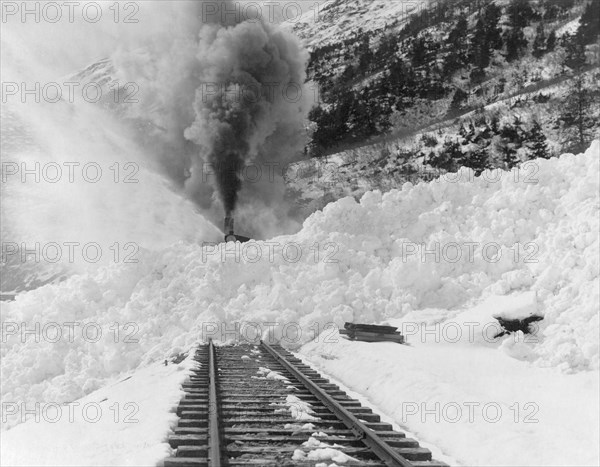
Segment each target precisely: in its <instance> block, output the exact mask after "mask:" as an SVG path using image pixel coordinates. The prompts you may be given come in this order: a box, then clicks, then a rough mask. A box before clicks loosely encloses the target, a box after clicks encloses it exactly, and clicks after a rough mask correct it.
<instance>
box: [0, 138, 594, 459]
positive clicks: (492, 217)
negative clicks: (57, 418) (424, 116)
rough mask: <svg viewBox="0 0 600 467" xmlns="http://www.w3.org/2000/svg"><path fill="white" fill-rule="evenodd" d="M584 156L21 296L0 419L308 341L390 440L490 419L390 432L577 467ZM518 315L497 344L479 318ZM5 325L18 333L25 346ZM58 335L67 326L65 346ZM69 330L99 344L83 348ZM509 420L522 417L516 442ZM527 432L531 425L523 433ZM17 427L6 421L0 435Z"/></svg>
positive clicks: (176, 250)
mask: <svg viewBox="0 0 600 467" xmlns="http://www.w3.org/2000/svg"><path fill="white" fill-rule="evenodd" d="M599 150H600V142H599V141H596V142H594V143H593V145H592V147H591V148H590V149H589V150H588V151H587V152H586V153H585V154H582V155H577V156H575V155H571V154H566V155H563V156H562V157H560V158H558V159H551V160H537V161H534V162H533V165H531V164H530V165H529V166H527V167H523V168H522V169H521V171H519V172H512V173H507V172H505V173H500V174H498V173H496V174H491V173H486V174H485V175H484V176H483V177H480V178H470V176H469V173H467V172H464V171H461V172H459V173H458V174H456V175H453V176H445V177H442V178H441V179H439V180H436V181H432V182H429V183H419V184H418V185H412V184H410V183H406V184H404V185H403V186H402V188H401V189H399V190H393V191H390V192H388V193H385V194H381V193H380V192H378V191H373V192H368V193H366V194H365V195H364V196H363V197H362V198H361V199H360V201H359V202H357V201H355V200H354V199H353V198H345V199H342V200H339V201H337V202H335V203H331V204H329V205H328V206H327V207H326V208H325V209H324V210H323V211H322V212H317V213H315V214H314V215H312V216H311V217H309V218H308V219H307V220H306V221H305V222H304V225H303V228H302V230H301V231H300V232H299V233H297V234H295V235H289V236H282V237H278V238H274V239H272V240H270V241H269V242H266V241H265V242H251V243H248V244H244V245H241V244H239V243H238V244H231V243H230V244H227V245H224V244H220V245H205V246H203V247H201V246H200V245H198V244H195V243H185V242H179V243H176V244H174V245H172V246H170V247H167V248H164V249H162V250H158V251H146V250H144V251H140V257H139V262H138V263H136V264H111V265H108V266H103V267H99V268H98V269H96V270H91V271H87V272H86V273H84V274H80V275H75V276H72V277H70V278H68V279H66V280H65V281H63V282H61V283H59V284H48V285H45V286H43V287H40V288H38V289H36V290H32V291H28V292H25V293H22V294H19V295H18V296H17V297H16V300H15V301H14V302H11V303H5V304H3V310H2V313H3V329H2V332H3V336H2V346H1V357H2V364H1V365H2V366H1V370H2V381H3V384H2V402H21V401H22V402H27V403H35V402H56V403H64V402H69V401H73V400H77V399H80V398H81V397H83V396H85V395H89V394H91V393H93V391H94V390H96V389H98V388H101V387H103V386H104V385H106V384H107V383H109V382H111V381H114V380H115V378H119V377H121V376H122V375H125V374H129V373H130V372H132V371H134V370H139V371H144V370H143V369H144V368H155V367H153V366H149V365H151V364H153V362H157V361H162V360H163V359H164V358H165V357H167V356H172V355H175V354H176V353H178V352H181V351H182V350H187V349H190V348H192V346H193V345H195V344H197V342H198V340H199V339H200V340H202V339H204V340H205V339H207V338H209V337H212V338H214V339H216V340H222V341H229V342H237V341H241V340H244V339H247V340H251V341H256V340H257V339H259V338H260V337H261V336H265V337H266V338H267V339H269V340H271V339H275V338H279V339H281V343H282V344H283V345H285V346H288V347H295V348H299V347H300V346H301V345H303V344H306V343H309V342H310V343H309V344H307V345H306V346H305V347H304V348H303V350H302V352H303V353H304V354H306V355H307V356H308V357H309V358H311V360H312V361H315V362H316V363H318V364H319V365H320V366H321V367H322V368H323V369H325V370H326V371H327V372H328V373H331V374H332V375H334V376H336V377H339V378H340V379H341V380H342V381H347V382H348V385H349V386H350V387H352V388H354V389H356V390H357V391H359V392H362V393H364V394H367V395H368V397H369V398H370V400H372V401H374V402H375V403H376V405H378V406H380V407H381V408H382V409H383V410H384V411H385V412H386V413H388V414H389V415H390V416H392V417H393V418H394V419H395V420H396V421H398V422H401V421H402V420H403V418H402V417H403V413H401V412H399V410H401V409H402V405H401V404H402V402H405V403H411V402H412V403H418V404H420V403H422V402H423V403H427V404H435V402H440V404H448V403H452V402H456V403H457V404H459V406H461V404H464V403H469V402H474V403H480V404H481V403H484V404H485V403H496V404H499V406H500V407H501V408H502V413H503V417H502V418H501V419H500V420H499V421H498V422H497V423H488V422H486V421H485V420H484V421H482V417H483V416H482V415H481V414H479V415H478V414H477V412H476V414H475V417H476V420H475V422H473V423H469V422H468V421H464V419H463V420H460V421H459V422H458V423H455V424H449V423H443V422H440V423H432V422H431V420H430V419H427V420H425V422H421V421H420V418H419V417H418V416H412V417H411V418H409V419H406V420H405V422H403V423H404V424H406V425H408V426H409V427H410V429H411V430H412V431H414V432H415V433H416V434H417V435H418V436H419V437H422V438H423V439H424V440H425V441H427V442H429V443H432V444H436V445H438V446H439V447H440V449H442V451H443V452H444V453H448V454H450V455H452V456H453V457H455V458H457V459H459V461H461V462H463V463H466V464H468V465H489V464H490V463H491V462H493V463H494V464H495V465H499V464H502V465H533V464H536V465H540V464H544V463H547V464H548V465H565V464H567V463H568V464H569V465H572V464H573V463H577V464H581V465H589V464H593V463H594V462H597V450H596V448H595V447H594V446H595V445H596V443H595V441H594V442H593V443H592V441H591V440H592V439H593V440H595V439H596V436H597V434H598V433H597V429H596V428H595V427H597V425H598V423H597V422H598V419H597V414H598V410H597V408H598V405H597V394H598V385H597V379H598V366H599V359H598V356H599V351H598V350H599V349H598V308H599V306H598V305H599V302H600V299H599V249H598V244H599V242H598V231H599V228H600V222H599V216H598V210H599V180H598V170H599V159H600V158H599V156H598V153H599ZM498 175H500V178H497V176H498ZM494 177H496V178H494ZM534 312H535V313H539V314H542V315H543V316H544V319H543V321H540V322H538V323H536V324H537V325H539V327H537V329H536V332H535V334H534V335H527V336H523V335H522V334H515V335H509V336H505V337H502V338H498V339H495V338H493V335H494V332H493V331H494V330H495V329H494V328H491V327H490V325H494V323H496V324H497V322H496V320H495V319H494V315H496V316H518V317H523V316H528V315H530V314H532V313H534ZM344 321H359V322H370V323H385V322H388V323H391V324H394V325H399V326H400V327H401V328H402V327H403V330H404V331H405V333H406V334H407V338H408V340H409V343H410V344H411V345H410V346H400V345H397V344H389V345H388V344H378V345H368V344H363V343H350V342H346V341H344V340H341V339H340V338H339V335H338V333H337V330H336V327H338V326H342V325H343V323H344ZM21 323H22V324H23V325H24V327H26V328H27V329H29V330H31V329H34V332H33V333H30V334H24V333H23V329H22V327H21V326H20V325H21ZM36 323H38V325H39V327H40V328H41V331H35V326H36ZM51 323H59V328H60V329H62V330H63V331H64V334H63V336H62V338H61V339H59V340H58V341H56V340H54V341H53V340H52V339H51V336H50V335H49V334H48V332H46V333H44V331H43V330H44V329H46V328H47V327H48V326H50V325H51ZM65 323H76V324H78V326H76V327H75V328H74V331H73V330H71V331H69V328H68V326H67V325H66V324H65ZM15 325H16V328H15ZM83 325H89V326H91V327H93V328H94V329H97V328H98V327H99V328H100V329H102V335H101V336H100V338H99V339H98V340H97V341H94V342H93V341H92V340H91V339H90V338H89V336H88V337H87V338H86V337H85V336H82V335H81V329H82V327H83ZM11 326H12V327H11ZM126 326H127V327H126ZM427 326H434V328H433V330H429V329H427ZM436 326H437V327H438V329H437V330H436ZM50 327H51V326H50ZM54 328H56V326H54ZM457 329H458V330H460V331H461V334H460V336H459V337H458V338H456V337H455V335H454V334H451V331H456V330H457ZM115 330H118V331H119V334H118V336H117V337H116V336H115ZM496 330H497V328H496ZM471 331H472V332H473V334H471ZM92 334H93V333H92ZM423 336H424V337H423ZM436 336H440V337H439V338H438V337H436ZM36 337H37V339H36ZM131 337H133V339H131ZM311 341H313V342H311ZM167 368H169V367H167ZM156 371H158V369H157V370H156ZM164 371H167V370H164ZM261 374H263V376H261V377H268V376H267V375H269V372H263V373H261ZM276 376H277V375H276V374H275V373H274V374H273V375H272V377H276ZM165 384H167V382H165ZM156 387H157V386H156V385H155V386H154V387H153V388H152V391H153V394H154V393H160V392H161V391H157V389H156ZM175 393H176V391H175ZM171 396H172V395H171ZM171 396H169V397H171ZM89 397H91V396H89ZM157 397H158V396H157ZM165 397H166V396H165ZM170 400H171V399H170ZM532 403H533V404H537V406H531V405H527V404H532ZM514 404H518V405H517V406H515V405H514ZM462 406H463V407H464V405H462ZM511 407H515V409H516V408H517V407H518V408H519V410H520V414H519V417H520V418H519V422H518V423H514V421H513V420H512V418H511V417H512V416H513V411H514V410H515V409H511ZM532 407H533V408H535V407H538V408H539V410H537V412H536V414H531V411H532ZM529 415H531V416H535V417H536V419H538V420H539V422H538V423H532V424H530V423H525V421H524V418H525V417H526V416H529ZM18 421H19V420H18V418H15V417H14V416H13V417H8V419H7V421H6V423H4V428H7V427H12V426H14V425H15V424H16V423H17V422H18ZM521 421H522V422H521ZM3 422H4V420H3ZM164 424H165V425H166V424H167V422H166V421H165V423H164ZM304 426H305V427H310V424H306V425H304ZM111 428H114V427H112V426H111ZM159 428H160V430H162V431H161V433H164V432H165V430H166V426H162V427H159ZM159 428H157V429H159ZM31 429H37V430H42V428H39V427H38V426H34V427H32V425H31V424H25V425H22V426H18V427H16V428H12V429H11V430H9V431H8V433H9V434H11V436H14V437H15V438H7V437H6V436H4V435H3V442H4V449H6V445H7V444H12V443H11V439H15V440H16V439H17V438H16V437H17V436H19V433H25V432H29V430H31ZM92 429H93V428H89V427H86V430H92ZM43 431H44V432H45V433H48V430H43ZM15 433H16V434H15ZM23 436H24V435H23ZM557 436H560V439H561V442H560V443H557V442H556V437H557ZM40 437H41V435H40ZM592 437H593V438H592ZM6 439H8V440H9V443H6ZM157 439H158V438H156V437H155V438H154V440H157ZM15 442H16V441H15ZM107 442H110V440H108V441H107ZM153 442H154V441H153ZM157 442H158V441H157ZM565 446H568V447H569V448H568V449H565V448H564V447H565ZM504 447H506V449H504ZM509 447H510V448H509ZM11 449H14V448H13V447H9V448H8V450H9V451H10V450H11ZM327 449H329V448H327ZM332 449H333V448H332ZM561 449H562V450H563V451H564V452H562V451H561ZM13 452H14V450H13ZM161 452H162V453H163V454H164V453H165V451H161ZM328 452H329V451H328ZM95 453H96V451H94V453H90V454H89V456H94V455H96V454H95ZM490 453H494V456H491V455H490ZM330 454H331V453H330ZM3 455H4V454H3ZM31 455H32V456H34V453H31ZM117 455H119V454H118V453H117V454H115V456H117ZM145 455H146V454H143V455H140V456H134V457H131V458H129V460H127V459H121V460H119V462H138V461H139V459H141V458H144V456H145ZM148 455H150V454H148ZM152 455H156V456H158V453H157V452H155V451H152ZM567 455H568V456H569V458H568V459H567ZM67 457H68V456H67ZM75 457H76V456H75V455H74V457H73V459H74V458H75ZM86 459H88V458H86ZM144 459H146V460H147V459H148V458H147V457H145V458H144ZM67 460H68V459H67ZM61 465H65V463H64V461H62V460H61Z"/></svg>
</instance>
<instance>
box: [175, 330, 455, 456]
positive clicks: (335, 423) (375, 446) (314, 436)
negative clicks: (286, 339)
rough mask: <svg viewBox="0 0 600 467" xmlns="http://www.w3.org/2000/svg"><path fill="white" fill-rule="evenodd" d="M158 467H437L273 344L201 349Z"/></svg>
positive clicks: (410, 441)
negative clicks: (166, 455)
mask: <svg viewBox="0 0 600 467" xmlns="http://www.w3.org/2000/svg"><path fill="white" fill-rule="evenodd" d="M195 359H196V361H197V362H198V363H199V365H198V367H197V368H196V369H195V370H194V371H193V372H192V375H191V377H190V379H189V381H188V382H186V383H184V385H183V388H184V391H185V396H184V398H183V399H182V400H181V402H180V404H179V407H178V409H177V414H178V415H179V417H180V420H179V424H178V426H177V427H176V428H175V429H174V434H173V435H171V436H170V438H169V443H170V445H171V447H172V448H174V450H175V455H174V456H173V457H169V458H168V459H166V460H165V464H164V465H165V467H200V466H210V467H218V466H282V467H287V466H331V465H352V466H355V465H363V466H372V467H375V466H395V467H411V466H414V467H443V466H446V464H444V463H442V462H437V461H434V460H432V459H431V452H430V451H429V450H427V449H424V448H421V447H419V443H418V442H417V441H415V440H414V439H410V438H407V437H406V436H405V435H404V433H400V432H397V431H393V429H392V425H390V424H389V423H383V422H381V420H380V418H379V416H378V415H377V414H374V413H373V412H372V411H371V409H369V408H366V407H363V406H361V404H360V402H358V401H357V400H355V399H352V398H350V397H349V396H348V395H346V394H345V393H344V391H342V390H341V389H340V388H339V387H338V386H336V385H335V384H331V383H330V382H329V381H328V380H327V379H325V378H323V377H322V376H321V375H320V374H319V373H318V372H317V371H315V370H313V369H312V368H310V367H309V366H307V365H305V364H303V363H302V362H301V361H300V360H299V359H298V358H296V357H294V356H293V355H292V354H290V353H289V352H287V351H286V350H285V349H283V348H282V347H280V346H278V345H269V344H267V343H261V344H260V345H258V346H256V345H251V344H248V345H234V346H232V345H229V346H215V345H214V344H213V343H212V341H209V343H208V344H206V345H201V346H200V347H199V348H198V349H197V351H196V355H195Z"/></svg>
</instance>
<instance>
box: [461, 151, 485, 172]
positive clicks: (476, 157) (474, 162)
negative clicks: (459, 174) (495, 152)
mask: <svg viewBox="0 0 600 467" xmlns="http://www.w3.org/2000/svg"><path fill="white" fill-rule="evenodd" d="M462 165H464V166H465V167H469V168H470V169H473V171H474V172H475V175H476V176H479V175H481V173H482V172H483V171H484V170H487V169H490V168H491V165H490V159H489V154H488V151H487V150H486V148H483V147H481V146H478V147H477V148H476V149H475V150H473V151H471V152H470V153H469V155H468V157H465V158H464V160H463V162H462Z"/></svg>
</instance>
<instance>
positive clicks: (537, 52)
mask: <svg viewBox="0 0 600 467" xmlns="http://www.w3.org/2000/svg"><path fill="white" fill-rule="evenodd" d="M546 43H547V40H546V33H545V32H544V25H543V24H542V23H540V24H539V25H538V27H537V30H536V34H535V39H534V40H533V51H532V54H533V56H534V57H535V58H541V57H542V56H543V55H544V54H545V53H546Z"/></svg>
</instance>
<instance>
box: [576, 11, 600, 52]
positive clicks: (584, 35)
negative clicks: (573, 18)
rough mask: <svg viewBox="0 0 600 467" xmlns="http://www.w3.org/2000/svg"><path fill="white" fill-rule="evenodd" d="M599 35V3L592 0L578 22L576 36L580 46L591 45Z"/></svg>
mask: <svg viewBox="0 0 600 467" xmlns="http://www.w3.org/2000/svg"><path fill="white" fill-rule="evenodd" d="M599 35H600V2H599V1H598V0H592V1H591V2H589V3H588V4H587V5H586V7H585V10H584V12H583V15H582V16H581V19H580V20H579V28H578V29H577V36H579V38H580V39H579V40H580V42H581V43H582V44H584V45H586V44H593V43H595V42H597V41H598V36H599Z"/></svg>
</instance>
